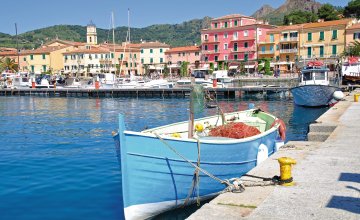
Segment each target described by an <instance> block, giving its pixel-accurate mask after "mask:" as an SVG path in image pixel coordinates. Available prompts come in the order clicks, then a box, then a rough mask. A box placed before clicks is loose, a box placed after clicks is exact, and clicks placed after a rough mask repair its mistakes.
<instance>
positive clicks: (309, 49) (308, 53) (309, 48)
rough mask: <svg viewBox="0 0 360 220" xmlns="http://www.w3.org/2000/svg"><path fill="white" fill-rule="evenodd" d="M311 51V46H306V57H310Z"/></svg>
mask: <svg viewBox="0 0 360 220" xmlns="http://www.w3.org/2000/svg"><path fill="white" fill-rule="evenodd" d="M311 51H312V49H311V47H308V48H307V57H308V58H311Z"/></svg>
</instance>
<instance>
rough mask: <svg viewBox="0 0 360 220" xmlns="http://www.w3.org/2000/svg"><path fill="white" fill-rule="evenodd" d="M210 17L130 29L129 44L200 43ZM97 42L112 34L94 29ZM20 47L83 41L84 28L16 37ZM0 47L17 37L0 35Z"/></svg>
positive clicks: (120, 33) (119, 33) (122, 34)
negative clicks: (143, 42) (151, 42)
mask: <svg viewBox="0 0 360 220" xmlns="http://www.w3.org/2000/svg"><path fill="white" fill-rule="evenodd" d="M210 20H211V18H209V17H204V18H203V19H194V20H190V21H186V22H183V23H181V24H159V25H152V26H149V27H145V28H131V41H132V42H140V40H146V41H156V40H157V41H160V42H165V43H167V44H170V45H171V46H184V45H190V44H194V43H197V44H199V43H200V31H201V29H203V28H208V27H209V24H210ZM126 32H127V27H118V28H116V29H115V38H116V42H117V43H120V42H123V41H125V39H126ZM97 34H98V42H99V43H100V42H105V41H110V42H111V41H112V31H111V30H107V29H101V28H97ZM18 37H19V47H20V48H26V49H31V48H37V47H39V46H40V45H41V44H43V43H45V42H48V41H50V40H52V39H56V38H57V37H58V38H59V39H63V40H71V41H79V42H85V41H86V26H80V25H55V26H51V27H47V28H41V29H37V30H33V31H29V32H26V33H23V34H20V35H19V36H18ZM0 47H16V37H15V36H11V35H9V34H4V33H0Z"/></svg>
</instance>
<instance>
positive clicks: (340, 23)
mask: <svg viewBox="0 0 360 220" xmlns="http://www.w3.org/2000/svg"><path fill="white" fill-rule="evenodd" d="M352 24H353V19H342V20H335V21H320V22H316V23H307V24H304V25H303V27H302V29H301V34H300V57H299V61H305V62H306V61H307V60H313V59H318V60H323V61H324V62H325V63H327V64H334V63H335V62H337V59H339V57H340V54H341V53H343V52H344V49H345V45H346V44H345V43H346V35H345V33H346V32H345V30H346V28H348V27H350V26H351V25H352Z"/></svg>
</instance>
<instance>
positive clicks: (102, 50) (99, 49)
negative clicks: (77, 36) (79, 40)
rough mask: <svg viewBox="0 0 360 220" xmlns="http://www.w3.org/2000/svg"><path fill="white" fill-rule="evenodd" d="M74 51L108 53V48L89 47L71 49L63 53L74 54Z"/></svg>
mask: <svg viewBox="0 0 360 220" xmlns="http://www.w3.org/2000/svg"><path fill="white" fill-rule="evenodd" d="M76 53H84V54H95V53H110V50H109V49H107V48H103V47H91V48H90V49H79V50H73V51H69V52H64V53H63V54H76Z"/></svg>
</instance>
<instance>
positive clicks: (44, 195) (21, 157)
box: [0, 96, 327, 220]
mask: <svg viewBox="0 0 360 220" xmlns="http://www.w3.org/2000/svg"><path fill="white" fill-rule="evenodd" d="M249 103H254V104H255V106H257V107H260V108H261V109H262V110H264V111H268V112H271V113H272V114H274V115H276V116H278V117H280V118H282V119H283V120H284V121H285V123H286V125H287V128H288V129H287V140H305V139H306V135H307V132H308V125H309V123H311V122H313V121H314V120H315V119H316V118H318V117H319V116H320V115H321V114H323V113H324V112H325V111H326V110H327V108H302V107H297V106H294V104H293V102H292V99H290V98H286V97H284V98H280V97H279V96H275V97H272V98H264V97H259V96H248V97H246V96H245V97H243V98H241V99H240V98H239V99H233V100H224V99H223V100H219V105H220V106H221V108H222V109H223V111H224V112H232V111H239V110H245V109H247V108H248V104H249ZM188 105H189V104H188V99H175V98H172V99H160V98H155V99H145V98H144V99H136V98H103V99H88V98H47V97H29V96H28V97H25V96H21V97H14V96H12V97H0V219H2V220H7V219H11V220H17V219H19V220H25V219H26V220H35V219H67V220H71V219H87V220H91V219H114V220H115V219H116V220H118V219H123V218H124V217H123V207H122V191H121V170H120V165H119V162H118V160H117V157H116V152H115V149H114V143H113V140H112V136H111V132H112V131H114V130H116V129H117V127H118V114H119V113H123V114H125V119H126V127H127V128H128V129H129V130H135V131H140V130H143V129H145V128H152V127H156V126H160V125H165V124H169V123H174V122H178V121H184V120H187V119H188ZM216 111H217V110H216V109H215V108H213V109H205V110H204V112H203V113H199V114H198V115H197V117H202V116H206V115H214V114H216ZM184 213H185V214H184ZM190 214H191V211H188V212H183V211H181V210H178V211H172V212H170V213H167V214H166V215H164V217H163V218H175V219H182V218H185V217H187V216H188V215H190Z"/></svg>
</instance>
